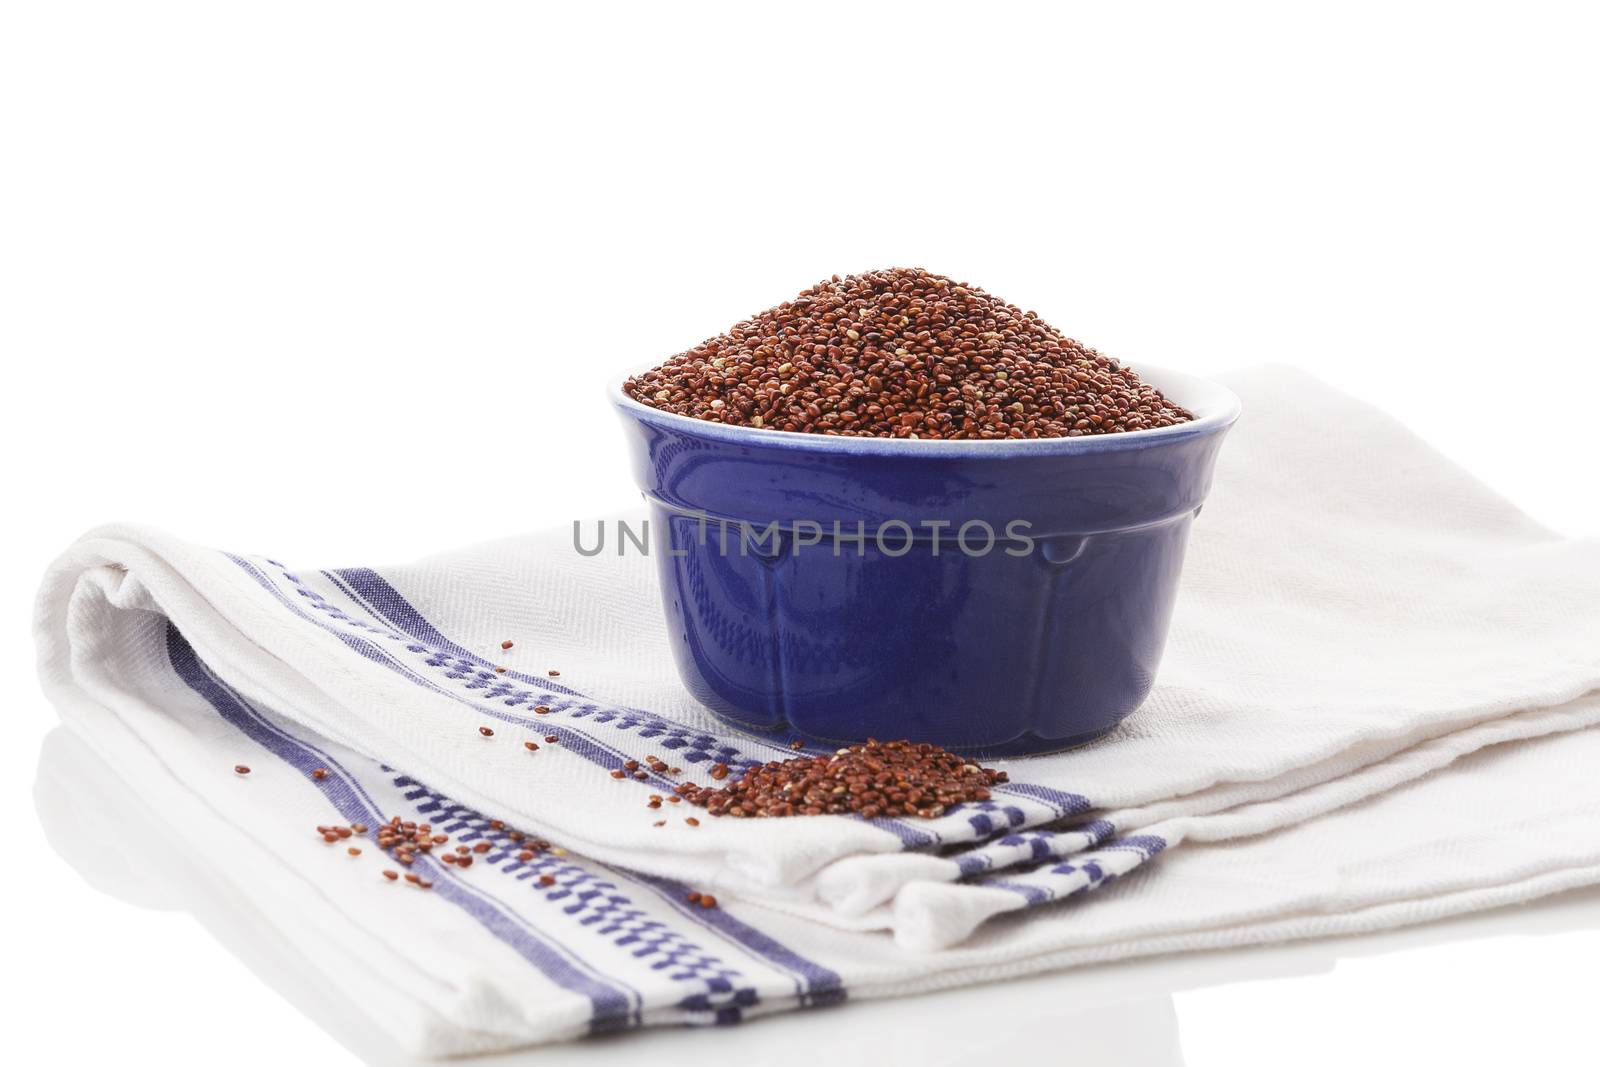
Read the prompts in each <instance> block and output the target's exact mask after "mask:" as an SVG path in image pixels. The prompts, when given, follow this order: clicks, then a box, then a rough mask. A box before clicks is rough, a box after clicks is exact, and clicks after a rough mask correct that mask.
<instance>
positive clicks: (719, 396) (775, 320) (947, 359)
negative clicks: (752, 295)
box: [623, 268, 1193, 440]
mask: <svg viewBox="0 0 1600 1067" xmlns="http://www.w3.org/2000/svg"><path fill="white" fill-rule="evenodd" d="M623 389H624V390H625V391H626V392H627V394H628V395H629V396H631V397H632V398H633V399H635V400H637V401H639V402H640V403H641V404H646V405H648V406H650V407H653V408H658V409H660V410H662V411H666V412H671V413H672V414H675V415H687V416H689V417H690V418H695V419H702V420H705V421H707V422H721V423H727V424H729V425H734V426H749V427H754V428H757V429H769V430H788V431H791V432H797V433H819V434H831V435H835V436H844V437H901V438H935V439H943V440H962V439H986V438H1038V437H1082V436H1087V435H1092V434H1103V433H1124V432H1127V431H1130V430H1146V429H1153V428H1156V427H1160V426H1173V425H1176V424H1178V423H1182V422H1188V421H1189V420H1190V419H1192V418H1193V416H1192V415H1191V414H1190V413H1189V412H1187V411H1185V410H1184V409H1183V408H1181V407H1178V406H1177V405H1175V404H1173V403H1171V402H1170V401H1168V400H1167V399H1166V398H1165V397H1164V396H1162V395H1161V393H1160V392H1158V391H1157V390H1156V389H1155V388H1154V387H1152V386H1150V385H1148V384H1146V383H1145V382H1143V381H1140V380H1139V378H1138V376H1137V375H1135V374H1134V373H1133V372H1132V371H1130V370H1128V369H1127V368H1125V367H1122V366H1120V365H1119V364H1118V363H1117V362H1116V361H1115V360H1113V359H1110V358H1108V357H1106V356H1102V355H1101V354H1100V353H1098V352H1096V351H1095V350H1094V349H1092V348H1086V347H1084V346H1083V345H1081V344H1079V343H1078V342H1076V341H1073V340H1070V339H1069V338H1067V337H1064V336H1062V335H1061V333H1060V332H1059V331H1057V330H1056V329H1055V328H1054V327H1052V326H1050V325H1049V324H1048V323H1046V322H1044V321H1043V320H1041V319H1040V318H1039V317H1038V316H1037V315H1035V314H1034V313H1033V312H1031V311H1027V312H1025V311H1022V310H1020V309H1018V308H1016V307H1014V306H1013V305H1011V304H1007V303H1006V302H1005V301H1003V300H999V299H997V298H996V297H993V296H990V295H989V294H988V293H986V292H984V291H983V290H982V289H979V288H977V287H975V286H971V285H967V284H966V283H965V282H955V281H952V280H950V279H949V278H946V277H943V276H942V275H938V274H930V273H929V272H927V271H925V270H921V269H918V268H891V269H889V270H880V271H872V272H870V273H867V274H851V275H846V276H845V277H843V278H841V277H839V276H838V275H834V276H833V277H832V278H830V279H828V280H827V281H824V282H821V283H819V284H817V285H815V286H813V287H811V288H810V289H807V290H806V291H805V292H803V293H801V294H800V295H799V296H797V297H795V298H794V299H793V300H791V301H789V302H788V303H785V304H779V305H778V306H777V307H775V308H771V309H769V310H767V311H763V312H761V313H760V314H759V315H755V316H754V317H752V318H750V319H748V320H746V321H744V322H741V323H738V324H737V325H735V326H734V327H733V328H732V329H730V330H729V331H728V332H727V333H725V334H722V335H721V336H718V337H713V338H711V339H710V340H707V341H704V342H702V343H700V344H699V345H696V346H695V347H694V348H691V349H689V350H688V351H687V352H680V353H679V354H678V355H676V356H673V357H672V358H671V359H669V360H667V361H666V362H665V363H663V364H662V365H661V366H659V367H656V368H655V369H653V370H649V371H646V372H645V373H643V374H640V375H638V376H636V377H633V378H629V379H628V380H627V382H626V383H624V385H623Z"/></svg>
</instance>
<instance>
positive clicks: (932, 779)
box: [673, 741, 1007, 819]
mask: <svg viewBox="0 0 1600 1067" xmlns="http://www.w3.org/2000/svg"><path fill="white" fill-rule="evenodd" d="M717 767H718V768H722V771H721V773H720V774H719V773H717V769H716V768H713V770H712V775H711V776H712V777H713V778H716V779H719V780H720V779H722V778H724V777H726V775H727V769H726V766H725V765H723V764H718V765H717ZM1006 780H1007V778H1006V773H1005V772H1004V771H996V770H993V769H991V768H988V767H981V766H979V765H978V764H976V763H970V762H968V761H967V760H965V759H963V758H961V757H960V756H958V755H956V754H955V753H953V752H950V751H947V750H946V749H943V748H940V747H939V746H938V745H927V744H917V743H915V742H911V741H882V742H879V741H868V742H867V743H866V744H864V745H851V746H850V747H848V748H841V749H839V750H838V751H836V752H833V753H831V754H829V755H826V756H800V757H797V758H795V759H787V760H783V761H781V762H778V761H773V762H770V763H759V764H754V765H752V766H750V767H747V768H746V769H745V771H744V774H743V775H741V776H740V777H739V778H737V779H735V780H734V781H731V782H729V783H728V784H727V785H725V786H722V787H721V788H715V789H714V788H707V787H705V786H698V785H695V784H694V783H692V782H684V783H682V784H681V785H678V786H677V787H675V788H674V789H673V792H674V793H676V794H677V795H678V796H681V797H682V798H683V799H684V800H685V801H687V802H688V803H690V804H694V805H696V806H697V807H702V808H705V809H706V812H707V813H708V814H711V815H732V816H736V817H750V816H755V817H758V818H760V817H767V818H784V817H787V816H792V815H849V814H857V815H860V816H862V817H863V818H866V819H875V818H878V817H879V816H883V817H885V818H897V817H901V816H917V817H920V818H924V819H932V818H936V817H938V816H940V815H943V814H944V812H945V809H947V808H949V807H951V806H952V805H954V804H961V803H964V802H967V801H974V800H988V799H989V787H990V786H994V785H998V784H1000V783H1002V782H1004V781H1006Z"/></svg>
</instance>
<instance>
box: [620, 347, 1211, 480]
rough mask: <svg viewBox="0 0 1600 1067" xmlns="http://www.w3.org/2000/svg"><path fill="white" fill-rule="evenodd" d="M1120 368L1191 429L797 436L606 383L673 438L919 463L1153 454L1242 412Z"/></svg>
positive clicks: (1185, 380)
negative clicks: (663, 404) (1180, 411)
mask: <svg viewBox="0 0 1600 1067" xmlns="http://www.w3.org/2000/svg"><path fill="white" fill-rule="evenodd" d="M1122 365H1123V366H1124V367H1127V368H1128V369H1130V370H1133V371H1134V372H1135V373H1136V374H1138V376H1139V377H1140V378H1141V379H1143V380H1144V381H1146V382H1148V383H1150V384H1151V385H1153V386H1155V387H1156V388H1157V389H1159V390H1161V392H1162V393H1163V394H1164V395H1166V396H1168V397H1169V398H1170V399H1172V400H1174V401H1176V402H1177V403H1180V404H1182V405H1183V406H1184V407H1186V408H1188V409H1189V411H1191V412H1193V413H1194V416H1195V417H1194V418H1193V419H1192V420H1191V421H1189V422H1182V423H1178V424H1177V425H1175V426H1156V427H1152V428H1150V429H1148V430H1130V431H1128V432H1126V433H1107V434H1089V435H1085V436H1083V437H1038V438H1021V439H1018V438H1014V437H1006V438H991V439H979V440H970V439H962V440H956V441H949V440H944V439H942V438H916V439H909V438H904V437H834V436H830V435H828V434H820V433H803V432H800V431H796V430H769V429H766V428H763V427H755V426H730V425H729V424H727V423H723V422H707V421H705V420H703V419H695V418H690V417H689V416H688V415H677V414H674V413H672V412H668V411H662V410H661V409H659V408H653V407H651V406H650V405H648V404H641V403H640V402H639V401H637V400H635V399H633V397H631V396H629V395H628V394H627V392H626V391H624V390H623V388H622V387H623V384H624V383H625V382H626V381H627V380H628V379H629V378H631V377H633V376H634V375H636V374H641V373H643V372H644V371H646V370H649V369H651V368H650V367H642V368H640V369H639V370H636V371H631V372H628V373H625V374H622V375H620V376H618V377H616V378H614V379H612V381H611V383H610V385H609V387H608V388H609V391H610V394H611V401H612V404H613V405H614V406H615V407H616V408H617V410H618V411H619V412H620V413H622V414H624V415H626V416H629V417H632V418H634V419H637V420H639V421H640V422H645V423H653V424H655V425H658V426H660V427H662V428H663V429H668V430H672V431H674V432H676V433H685V434H693V435H695V436H698V437H704V438H709V439H711V440H714V441H724V442H727V443H729V444H736V445H750V446H757V447H768V446H770V447H775V448H790V449H797V450H801V451H814V452H847V453H853V454H857V455H876V456H903V457H919V458H924V459H931V458H934V457H940V458H953V457H967V456H973V457H979V456H981V457H986V458H997V457H999V456H1004V455H1032V456H1049V455H1088V454H1094V453H1101V452H1120V451H1125V450H1128V449H1138V448H1151V447H1155V446H1159V445H1163V444H1174V443H1176V442H1178V441H1180V440H1187V439H1189V438H1192V437H1198V436H1204V435H1208V434H1213V433H1219V432H1221V431H1223V430H1226V429H1227V428H1228V427H1229V426H1231V425H1233V423H1234V420H1236V419H1237V418H1238V417H1239V412H1240V410H1241V408H1242V405H1241V404H1240V402H1239V397H1238V395H1237V394H1236V393H1234V391H1233V390H1232V389H1229V388H1228V387H1227V386H1225V385H1223V384H1222V383H1220V382H1217V381H1215V380H1213V379H1210V378H1204V377H1201V376H1199V375H1195V374H1189V373H1186V372H1184V371H1177V370H1172V369H1170V368H1167V367H1161V366H1158V365H1155V364H1150V363H1141V364H1140V366H1139V367H1138V368H1134V367H1132V366H1131V365H1130V364H1129V363H1127V362H1123V364H1122ZM653 366H654V364H652V367H653Z"/></svg>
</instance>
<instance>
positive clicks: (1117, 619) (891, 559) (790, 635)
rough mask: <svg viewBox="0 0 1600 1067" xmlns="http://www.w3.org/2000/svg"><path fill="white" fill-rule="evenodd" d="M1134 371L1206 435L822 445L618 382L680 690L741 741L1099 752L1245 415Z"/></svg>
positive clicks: (1194, 383) (1121, 710)
mask: <svg viewBox="0 0 1600 1067" xmlns="http://www.w3.org/2000/svg"><path fill="white" fill-rule="evenodd" d="M1139 373H1140V375H1141V376H1142V377H1144V378H1145V379H1146V380H1147V381H1149V382H1151V383H1152V384H1153V385H1155V386H1157V387H1158V388H1159V389H1161V390H1162V391H1163V392H1164V393H1166V395H1167V396H1168V397H1169V398H1171V399H1172V400H1173V401H1174V402H1176V403H1178V404H1181V405H1183V406H1184V407H1186V408H1188V409H1189V410H1190V411H1191V412H1193V413H1194V415H1195V419H1194V421H1193V422H1189V423H1185V424H1183V425H1180V426H1169V427H1162V428H1159V429H1153V430H1141V431H1138V432H1135V433H1127V434H1110V435H1105V436H1094V437H1076V438H1058V439H1051V440H1038V441H1009V440H1008V441H904V440H893V439H879V438H848V437H828V436H824V435H819V434H804V433H787V432H782V431H774V430H756V429H749V428H746V427H738V426H724V425H721V424H718V423H709V422H702V421H699V420H697V419H691V418H686V417H684V416H681V415H670V414H666V413H664V412H661V411H657V410H655V409H654V408H651V407H647V406H645V405H643V404H640V403H638V402H636V401H634V400H632V399H631V398H629V397H628V396H627V395H626V394H625V393H624V392H623V391H622V388H621V383H618V384H617V385H616V386H614V387H613V390H612V392H613V398H614V401H615V403H616V405H617V407H618V409H619V410H620V411H621V414H622V416H623V422H624V424H625V426H626V431H627V437H628V444H629V448H630V451H631V453H632V458H633V466H634V474H635V477H636V478H637V479H638V482H639V485H640V487H641V488H642V489H643V490H644V495H645V497H646V499H647V500H648V501H649V504H650V511H651V519H652V527H653V528H654V529H653V531H652V535H653V541H652V544H651V546H650V551H651V553H652V554H653V555H654V556H655V557H656V559H657V561H658V566H659V569H660V575H661V587H662V594H663V599H664V601H665V604H666V611H667V625H668V627H669V629H670V632H671V640H672V644H673V647H674V649H675V652H676V656H677V662H678V669H679V671H680V673H681V674H682V676H683V680H684V683H685V684H686V685H687V686H688V688H689V690H690V691H691V692H692V693H693V694H694V696H695V698H696V699H697V700H699V701H700V702H701V703H703V704H705V705H706V706H707V707H709V708H711V709H712V710H713V711H715V712H717V713H718V714H719V715H721V716H722V717H723V718H725V719H727V720H728V721H729V722H731V723H733V724H734V725H736V726H739V727H742V728H745V729H748V730H753V731H758V732H762V733H771V732H781V733H783V734H785V735H786V736H798V737H802V738H805V739H807V740H808V741H811V742H814V743H823V744H835V743H838V742H847V741H860V740H863V739H865V738H868V737H877V738H880V739H885V740H887V739H890V738H909V739H912V740H916V741H931V742H934V743H937V744H940V745H944V746H946V747H949V748H953V749H958V750H962V751H970V752H973V753H975V754H989V755H1005V754H1023V753H1036V752H1048V751H1052V750H1055V749H1062V748H1068V747H1071V746H1073V745H1079V744H1083V743H1084V742H1086V741H1091V740H1093V739H1094V738H1096V737H1099V736H1100V735H1102V734H1104V733H1106V732H1107V731H1108V730H1110V729H1111V728H1112V727H1114V726H1115V725H1116V724H1117V723H1118V722H1120V721H1121V720H1122V719H1123V718H1124V717H1126V716H1127V715H1128V714H1129V713H1131V712H1132V711H1133V710H1134V709H1135V708H1137V707H1138V706H1139V704H1140V703H1141V702H1142V701H1143V700H1144V698H1145V697H1146V695H1148V694H1149V692H1150V687H1151V685H1152V683H1153V682H1154V680H1155V674H1156V667H1157V665H1158V664H1159V663H1160V661H1161V650H1162V646H1163V645H1164V644H1165V641H1166V635H1167V624H1168V621H1169V619H1170V618H1171V616H1172V605H1173V599H1174V597H1175V595H1176V593H1177V587H1178V573H1179V570H1180V568H1181V567H1182V565H1183V552H1184V544H1185V542H1186V540H1187V538H1188V536H1189V526H1190V523H1191V522H1192V521H1193V519H1194V517H1195V516H1196V515H1198V514H1199V512H1200V505H1201V504H1202V503H1203V502H1204V500H1205V498H1206V493H1207V491H1208V490H1209V489H1210V486H1211V472H1212V468H1213V466H1214V465H1215V463H1216V458H1217V451H1218V449H1219V447H1220V446H1221V444H1222V438H1223V436H1224V435H1225V434H1226V432H1227V430H1228V428H1229V427H1230V426H1231V425H1232V424H1233V422H1234V420H1235V419H1236V418H1237V417H1238V414H1239V400H1238V398H1237V397H1236V396H1234V395H1233V393H1232V392H1230V391H1229V390H1227V389H1225V388H1223V387H1222V386H1220V385H1216V384H1214V383H1211V382H1207V381H1204V380H1202V379H1198V378H1193V377H1190V376H1188V375H1183V374H1177V373H1173V372H1170V371H1161V370H1152V369H1141V370H1140V372H1139ZM773 524H777V525H776V526H774V525H773ZM835 524H837V525H835ZM940 524H945V525H940ZM986 531H987V532H986ZM988 533H992V535H993V541H992V543H991V544H990V545H989V550H988V551H986V552H985V551H982V550H983V549H984V547H985V545H986V543H988ZM963 535H964V536H963Z"/></svg>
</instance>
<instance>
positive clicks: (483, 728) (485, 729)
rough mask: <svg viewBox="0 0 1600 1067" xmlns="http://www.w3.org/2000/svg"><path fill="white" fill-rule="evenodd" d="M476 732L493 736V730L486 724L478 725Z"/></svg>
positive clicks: (485, 735)
mask: <svg viewBox="0 0 1600 1067" xmlns="http://www.w3.org/2000/svg"><path fill="white" fill-rule="evenodd" d="M478 732H479V733H480V734H482V735H483V736H484V737H493V736H494V731H493V730H491V729H489V728H488V727H487V726H480V727H478Z"/></svg>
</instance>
